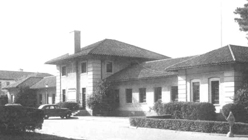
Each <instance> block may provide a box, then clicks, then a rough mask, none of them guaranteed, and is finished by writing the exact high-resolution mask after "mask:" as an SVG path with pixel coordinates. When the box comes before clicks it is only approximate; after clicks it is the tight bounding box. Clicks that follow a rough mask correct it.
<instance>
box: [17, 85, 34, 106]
mask: <svg viewBox="0 0 248 140" xmlns="http://www.w3.org/2000/svg"><path fill="white" fill-rule="evenodd" d="M15 103H18V104H21V105H22V106H25V107H36V103H37V99H36V94H35V93H34V91H33V90H30V89H28V88H21V89H20V92H19V93H17V95H16V99H15Z"/></svg>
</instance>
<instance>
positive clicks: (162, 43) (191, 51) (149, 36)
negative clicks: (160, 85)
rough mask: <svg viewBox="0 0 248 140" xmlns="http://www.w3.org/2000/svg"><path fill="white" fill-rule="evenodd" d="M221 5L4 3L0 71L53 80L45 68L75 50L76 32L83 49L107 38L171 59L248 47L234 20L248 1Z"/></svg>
mask: <svg viewBox="0 0 248 140" xmlns="http://www.w3.org/2000/svg"><path fill="white" fill-rule="evenodd" d="M222 1H223V2H222V4H221V0H170V1H167V0H122V1H121V0H88V1H86V0H80V1H79V0H78V1H76V0H73V1H72V0H68V1H63V0H47V1H46V0H40V1H38V0H30V1H28V0H21V1H20V0H8V1H7V0H0V51H1V53H0V64H1V65H0V70H19V69H20V68H21V69H24V71H32V72H48V73H51V74H54V73H55V66H51V65H45V64H44V63H45V62H46V61H48V60H50V59H52V58H55V57H58V56H60V55H62V54H65V53H68V52H71V51H72V50H73V39H72V33H70V32H71V31H73V30H80V31H81V45H82V47H83V46H86V45H89V44H92V43H94V42H97V41H100V40H103V39H105V38H108V39H115V40H119V41H122V42H126V43H129V44H132V45H135V46H139V47H142V48H145V49H148V50H151V51H154V52H157V53H161V54H163V55H166V56H169V57H172V58H176V57H183V56H191V55H198V54H202V53H206V52H208V51H211V50H213V49H217V48H220V47H221V45H222V46H224V45H227V44H236V45H243V46H244V45H245V46H247V43H248V40H246V38H245V33H242V32H240V31H239V26H238V24H237V23H236V22H235V21H234V17H237V15H235V14H233V11H234V10H235V9H236V7H242V6H243V5H244V4H245V3H246V2H247V1H246V0H235V1H234V0H222ZM221 9H222V10H221ZM221 13H222V16H221ZM221 17H222V39H221ZM221 40H222V41H221Z"/></svg>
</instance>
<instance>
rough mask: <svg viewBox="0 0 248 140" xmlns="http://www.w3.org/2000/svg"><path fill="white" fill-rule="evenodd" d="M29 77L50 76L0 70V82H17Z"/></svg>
mask: <svg viewBox="0 0 248 140" xmlns="http://www.w3.org/2000/svg"><path fill="white" fill-rule="evenodd" d="M29 75H36V76H41V77H45V76H51V74H48V73H36V72H23V71H6V70H0V79H2V80H18V79H22V78H24V77H27V76H29Z"/></svg>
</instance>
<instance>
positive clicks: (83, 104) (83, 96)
mask: <svg viewBox="0 0 248 140" xmlns="http://www.w3.org/2000/svg"><path fill="white" fill-rule="evenodd" d="M85 94H86V88H82V108H83V109H85V106H86V98H85Z"/></svg>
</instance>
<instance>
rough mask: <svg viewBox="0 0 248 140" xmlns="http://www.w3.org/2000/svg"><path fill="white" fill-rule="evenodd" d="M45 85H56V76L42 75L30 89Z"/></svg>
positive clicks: (49, 86) (44, 86)
mask: <svg viewBox="0 0 248 140" xmlns="http://www.w3.org/2000/svg"><path fill="white" fill-rule="evenodd" d="M46 85H47V86H48V88H51V87H56V76H49V77H44V78H43V79H42V80H40V81H39V82H37V83H36V84H34V85H33V86H31V89H41V88H46Z"/></svg>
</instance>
